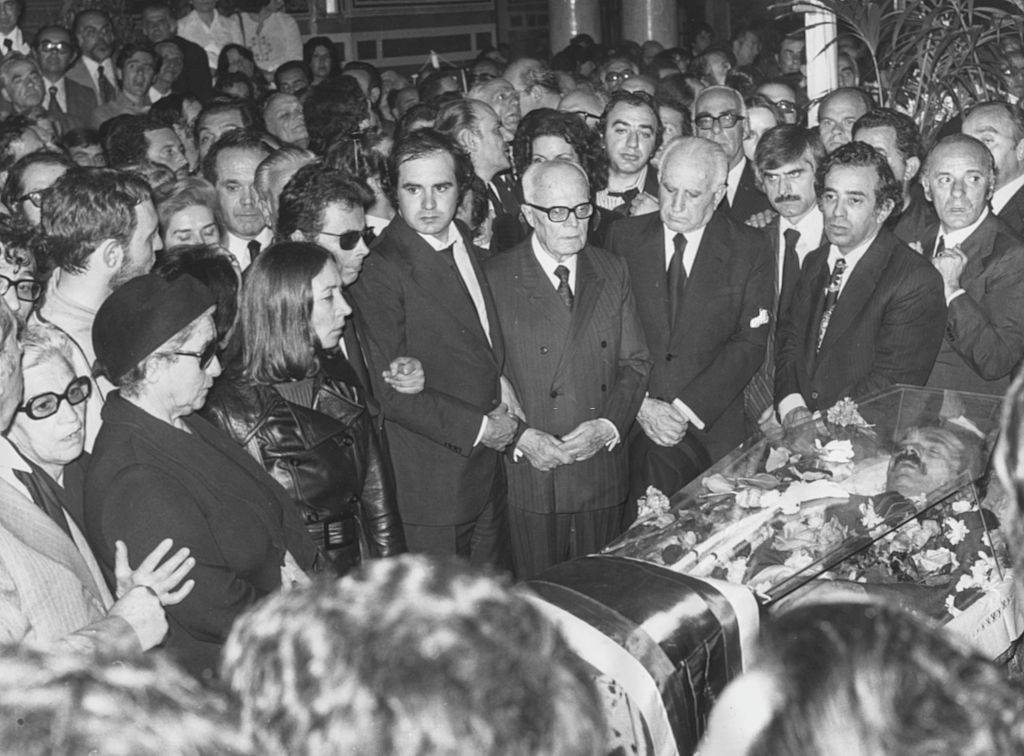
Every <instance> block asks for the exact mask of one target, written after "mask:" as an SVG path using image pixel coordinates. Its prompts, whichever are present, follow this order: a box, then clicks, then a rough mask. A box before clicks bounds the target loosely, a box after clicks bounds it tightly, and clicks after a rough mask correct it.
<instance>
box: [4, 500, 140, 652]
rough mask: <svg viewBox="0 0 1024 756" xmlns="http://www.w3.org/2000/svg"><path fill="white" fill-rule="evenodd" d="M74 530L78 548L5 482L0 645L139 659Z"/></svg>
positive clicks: (132, 639) (136, 641)
mask: <svg viewBox="0 0 1024 756" xmlns="http://www.w3.org/2000/svg"><path fill="white" fill-rule="evenodd" d="M68 525H69V527H70V529H71V533H72V535H73V536H74V538H75V540H74V541H72V540H71V539H69V538H68V536H67V534H66V533H64V531H62V530H61V529H60V528H59V527H58V526H57V525H56V524H55V523H54V522H53V520H51V519H50V518H49V517H47V516H46V514H45V513H44V512H43V511H42V510H41V509H40V508H39V507H38V506H36V505H35V503H34V502H33V501H32V500H31V499H29V498H27V497H26V496H25V495H24V494H22V493H20V492H19V491H17V490H16V489H15V488H14V487H13V486H11V485H9V484H8V483H6V482H5V481H3V480H0V640H2V641H4V642H14V643H21V642H27V643H36V644H40V643H41V644H44V645H49V644H59V645H63V646H67V647H70V648H71V649H73V650H81V651H88V650H92V649H96V648H106V649H108V650H109V649H115V650H116V649H123V650H125V651H127V650H134V651H138V650H139V639H138V636H137V635H136V634H135V631H134V630H133V629H132V628H131V626H130V625H129V624H128V623H127V622H125V620H123V619H121V618H120V617H108V616H107V610H108V609H109V608H110V606H111V604H112V603H113V599H112V597H111V595H110V591H108V590H107V587H106V584H105V583H104V581H103V576H102V573H101V572H100V568H99V566H98V565H97V563H96V560H95V558H94V557H93V555H92V552H91V551H90V550H89V547H88V545H87V544H86V540H85V537H84V536H83V535H82V532H81V531H80V530H79V529H78V527H77V526H76V525H75V523H74V521H73V520H72V519H71V518H69V522H68Z"/></svg>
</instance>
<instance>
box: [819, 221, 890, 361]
mask: <svg viewBox="0 0 1024 756" xmlns="http://www.w3.org/2000/svg"><path fill="white" fill-rule="evenodd" d="M892 241H893V240H892V239H891V237H890V236H889V232H888V231H886V230H885V229H882V231H880V232H879V234H878V236H877V237H875V240H874V241H873V242H871V246H870V247H868V250H867V252H865V253H864V257H862V258H861V259H860V262H858V263H857V267H855V268H854V269H853V273H851V274H850V280H849V281H847V282H846V286H844V287H843V291H842V293H841V294H840V295H839V299H838V301H837V302H836V308H835V310H833V311H832V318H831V320H829V323H828V330H827V331H825V338H824V339H823V340H822V342H821V350H820V351H825V350H826V349H828V348H829V347H831V346H832V345H833V344H835V343H836V341H837V340H838V339H839V338H840V337H841V336H842V335H843V333H844V332H845V331H846V329H847V328H849V327H850V325H852V324H853V323H854V322H855V321H856V319H857V315H859V314H860V311H861V310H863V309H864V307H865V306H867V303H868V300H870V299H871V294H872V292H873V291H874V290H875V286H876V284H877V283H878V280H879V279H880V278H881V277H882V273H883V272H884V271H885V268H886V266H887V265H888V264H889V258H890V257H892ZM826 267H827V266H826Z"/></svg>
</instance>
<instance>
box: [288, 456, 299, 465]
mask: <svg viewBox="0 0 1024 756" xmlns="http://www.w3.org/2000/svg"><path fill="white" fill-rule="evenodd" d="M288 464H289V465H291V466H292V467H298V466H299V465H301V464H302V460H301V459H296V458H295V457H292V458H291V459H289V460H288Z"/></svg>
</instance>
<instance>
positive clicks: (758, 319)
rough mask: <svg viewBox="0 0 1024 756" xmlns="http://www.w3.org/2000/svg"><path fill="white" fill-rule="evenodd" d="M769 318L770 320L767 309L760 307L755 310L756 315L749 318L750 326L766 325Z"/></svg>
mask: <svg viewBox="0 0 1024 756" xmlns="http://www.w3.org/2000/svg"><path fill="white" fill-rule="evenodd" d="M769 320H771V316H770V315H768V310H766V309H764V308H763V307H762V308H761V309H760V310H758V311H757V315H755V316H754V317H752V318H751V319H750V327H751V328H760V327H761V326H763V325H768V321H769Z"/></svg>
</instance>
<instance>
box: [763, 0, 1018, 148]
mask: <svg viewBox="0 0 1024 756" xmlns="http://www.w3.org/2000/svg"><path fill="white" fill-rule="evenodd" d="M774 7H775V8H776V9H779V10H784V11H786V12H793V11H800V10H806V9H808V8H809V7H810V8H814V9H817V10H825V11H829V12H831V13H833V14H835V17H836V20H837V22H838V25H839V28H840V30H841V31H845V32H848V33H850V34H853V35H854V36H856V37H858V38H859V39H860V40H861V42H863V44H864V46H865V47H866V48H867V54H868V58H869V64H870V66H871V68H872V69H873V73H874V78H875V81H876V82H877V86H878V91H877V93H876V94H877V96H878V100H879V103H880V104H881V105H883V106H885V107H891V108H895V109H897V110H900V111H902V112H905V113H908V114H909V115H911V116H912V117H913V118H914V119H915V121H916V122H917V125H918V127H919V128H920V129H921V134H922V136H923V137H924V139H925V141H926V143H927V142H929V141H930V140H931V138H932V137H933V136H934V135H935V133H936V132H937V131H938V130H939V128H941V126H942V124H943V123H945V122H946V120H948V119H949V117H950V116H951V115H953V114H955V113H957V112H960V111H961V110H962V109H963V108H964V107H966V106H968V105H970V104H971V103H973V102H978V101H981V100H989V99H994V98H998V97H1005V96H1006V95H1007V76H1006V73H1005V72H1004V71H1003V68H1004V66H1005V63H1004V56H1003V52H1002V49H1001V47H1000V42H1001V40H1003V39H1005V38H1008V37H1010V36H1011V35H1013V37H1014V38H1015V39H1017V40H1019V39H1020V37H1019V34H1018V33H1017V27H1016V24H1015V20H1014V17H1013V14H1014V13H1024V0H990V1H989V2H981V1H978V0H810V2H808V1H807V0H803V1H802V2H801V1H798V0H789V1H787V2H782V3H776V4H775V5H774Z"/></svg>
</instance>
